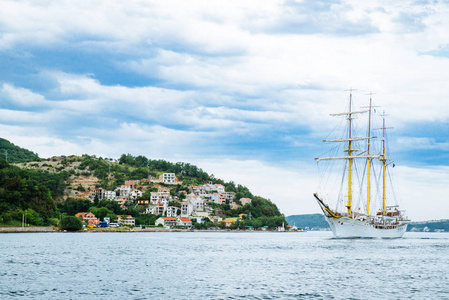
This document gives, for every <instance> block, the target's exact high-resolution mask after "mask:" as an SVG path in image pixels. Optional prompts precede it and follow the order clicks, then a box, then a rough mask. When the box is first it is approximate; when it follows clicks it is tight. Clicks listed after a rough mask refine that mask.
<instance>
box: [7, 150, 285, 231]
mask: <svg viewBox="0 0 449 300" xmlns="http://www.w3.org/2000/svg"><path fill="white" fill-rule="evenodd" d="M30 152H31V151H30ZM36 157H37V155H36ZM164 173H170V174H174V178H175V180H174V182H169V183H167V182H164V180H163V179H162V175H163V174H164ZM0 175H1V178H0V187H1V188H0V209H1V211H2V213H1V214H0V223H3V224H12V223H14V222H16V224H17V222H19V221H21V220H22V217H23V215H25V214H30V213H31V214H35V215H34V219H36V220H37V221H35V222H34V223H35V225H42V224H50V223H57V221H58V219H59V218H60V217H61V215H62V214H64V215H75V214H76V213H78V212H85V211H90V212H94V213H95V215H99V216H100V218H101V219H102V218H103V217H106V216H109V217H111V218H112V219H114V218H115V219H116V218H117V216H118V215H122V214H126V215H131V216H133V217H135V219H136V225H139V224H144V225H145V224H147V225H148V224H149V225H151V224H154V221H155V219H157V217H158V216H160V215H161V214H162V210H151V209H155V206H156V205H155V204H156V203H153V204H154V205H152V203H150V202H151V201H150V199H152V197H153V196H154V195H160V194H162V193H166V194H164V195H165V196H164V197H162V196H161V197H162V198H161V199H165V200H164V201H166V204H165V206H164V210H163V215H166V214H167V213H168V212H167V211H166V210H165V209H166V208H167V206H170V207H171V206H173V207H175V211H177V210H178V213H179V210H180V207H181V203H183V202H187V203H188V202H195V201H196V202H195V203H194V204H195V205H196V206H197V207H196V206H195V208H194V209H193V210H194V211H196V210H199V211H198V213H197V214H193V215H192V216H195V215H196V216H197V217H200V219H201V217H202V218H203V219H205V220H206V222H209V224H208V226H209V227H213V226H223V224H221V223H220V224H218V223H217V222H219V221H220V220H224V219H225V218H234V220H233V222H234V223H233V225H232V226H231V229H232V228H237V227H238V228H243V229H244V228H246V227H254V228H260V227H262V226H268V227H270V228H273V229H274V228H276V227H278V226H281V225H282V223H283V222H285V218H284V216H283V215H282V214H281V213H280V211H279V209H278V208H277V206H276V205H275V204H274V203H272V202H271V201H269V200H268V199H265V198H263V197H259V196H255V195H253V194H252V193H251V192H250V191H249V189H248V188H247V187H244V186H242V185H239V184H235V183H234V182H232V181H231V182H224V181H223V180H221V179H218V178H215V177H214V176H213V175H209V174H207V173H206V172H204V171H203V170H202V169H200V168H198V167H197V166H194V165H191V164H189V163H183V162H178V163H171V162H167V161H164V160H152V159H148V158H146V157H144V156H137V157H134V156H132V155H130V154H123V155H122V156H121V157H120V159H118V160H114V161H110V160H108V159H104V158H102V157H98V158H97V157H96V156H89V155H82V156H60V157H52V158H48V159H39V158H38V159H36V160H35V161H27V162H17V163H14V164H9V163H7V162H6V161H5V160H1V164H0ZM130 185H132V193H129V194H128V192H131V189H130V190H129V191H128V192H126V195H125V194H124V193H125V191H124V190H125V189H126V188H129V187H130ZM208 187H213V188H212V190H209V191H202V190H201V189H207V188H208ZM213 189H222V191H221V192H220V193H221V194H219V193H218V191H214V190H213ZM199 190H201V193H203V194H199V193H200V192H199ZM36 191H39V193H37V192H36ZM133 193H134V194H133ZM106 194H107V195H108V197H112V198H108V199H109V200H108V199H106V196H105V195H106ZM220 195H222V196H223V197H222V196H220ZM225 195H226V197H227V198H226V201H224V200H225V198H224V197H225ZM158 197H159V196H158ZM202 198H204V199H202ZM219 198H220V199H221V200H220V199H219ZM242 199H247V200H242ZM200 200H201V203H199V202H198V201H200ZM241 200H242V201H244V203H242V202H241ZM197 202H198V203H197ZM190 205H193V204H190ZM149 209H150V210H149ZM156 211H157V213H156ZM27 216H28V215H27ZM235 218H237V219H238V220H237V221H236V220H235ZM32 219H33V218H32V216H29V218H28V220H32ZM211 220H214V221H211ZM285 223H286V222H285ZM196 225H198V224H196ZM204 226H206V225H204ZM204 226H203V227H204ZM197 227H201V226H199V225H198V226H197Z"/></svg>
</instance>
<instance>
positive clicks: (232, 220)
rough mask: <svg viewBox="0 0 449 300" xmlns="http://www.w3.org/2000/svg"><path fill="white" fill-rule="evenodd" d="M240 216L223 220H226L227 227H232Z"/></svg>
mask: <svg viewBox="0 0 449 300" xmlns="http://www.w3.org/2000/svg"><path fill="white" fill-rule="evenodd" d="M238 219H239V218H226V219H224V220H223V222H225V224H226V227H230V226H231V224H232V223H235V222H236V221H237V220H238Z"/></svg>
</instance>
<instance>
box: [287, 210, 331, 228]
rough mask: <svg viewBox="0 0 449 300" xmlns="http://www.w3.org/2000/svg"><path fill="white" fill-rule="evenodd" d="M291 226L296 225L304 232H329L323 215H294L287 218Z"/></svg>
mask: <svg viewBox="0 0 449 300" xmlns="http://www.w3.org/2000/svg"><path fill="white" fill-rule="evenodd" d="M285 219H286V220H287V222H288V224H289V225H296V226H297V227H299V228H302V229H304V230H327V229H329V224H327V222H326V220H325V219H324V216H323V215H322V214H306V215H293V216H288V217H286V218H285Z"/></svg>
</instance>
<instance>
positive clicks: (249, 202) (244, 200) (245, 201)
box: [240, 198, 251, 206]
mask: <svg viewBox="0 0 449 300" xmlns="http://www.w3.org/2000/svg"><path fill="white" fill-rule="evenodd" d="M240 203H242V206H243V205H246V204H251V199H250V198H240Z"/></svg>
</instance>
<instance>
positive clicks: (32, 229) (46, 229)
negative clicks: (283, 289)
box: [0, 227, 306, 233]
mask: <svg viewBox="0 0 449 300" xmlns="http://www.w3.org/2000/svg"><path fill="white" fill-rule="evenodd" d="M41 232H78V233H85V232H90V233H92V232H93V233H110V232H254V233H257V232H272V233H295V232H306V231H271V230H228V229H214V230H197V229H193V230H192V229H170V228H163V227H162V228H161V227H150V228H145V229H142V228H141V227H134V228H129V227H118V228H84V229H82V230H80V231H66V230H60V229H56V228H53V227H0V233H41Z"/></svg>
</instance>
